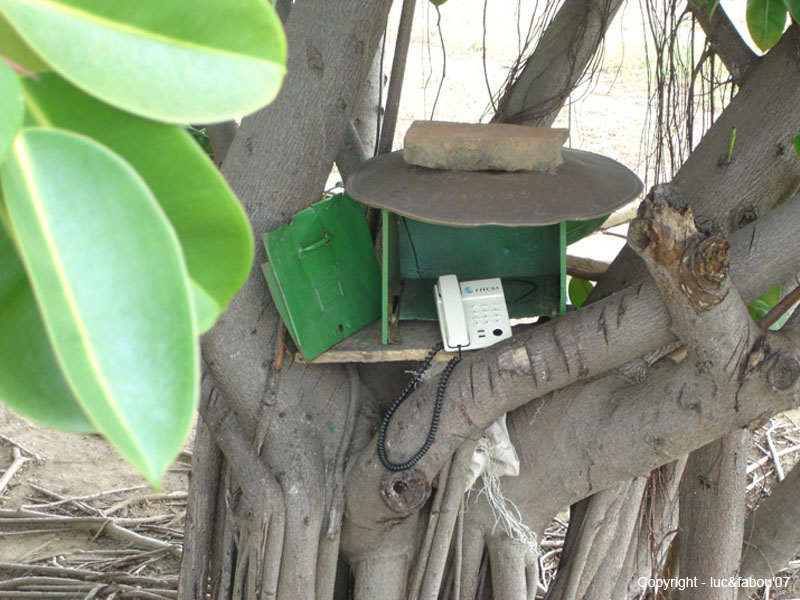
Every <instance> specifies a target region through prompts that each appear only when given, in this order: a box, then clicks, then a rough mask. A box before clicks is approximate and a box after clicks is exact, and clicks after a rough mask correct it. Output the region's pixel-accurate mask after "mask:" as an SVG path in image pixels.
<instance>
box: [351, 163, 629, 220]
mask: <svg viewBox="0 0 800 600" xmlns="http://www.w3.org/2000/svg"><path fill="white" fill-rule="evenodd" d="M563 154H564V163H563V164H562V165H561V166H560V167H558V169H556V170H555V171H554V172H552V173H545V172H535V171H515V172H505V171H448V170H443V169H428V168H425V167H418V166H416V165H409V164H406V162H405V161H404V160H403V151H402V150H400V151H397V152H392V153H391V154H383V155H381V156H376V157H375V158H371V159H370V160H368V161H365V162H363V163H362V164H361V165H360V166H359V167H358V168H357V169H356V170H355V171H354V172H353V174H352V175H351V176H350V177H349V178H348V180H347V186H346V188H347V193H348V194H349V195H350V196H351V197H352V198H355V199H356V200H358V201H359V202H361V203H363V204H367V205H368V206H374V207H376V208H385V209H387V210H390V211H391V212H393V213H397V214H399V215H404V216H407V217H410V218H412V219H416V220H418V221H426V222H428V223H437V224H441V225H454V226H463V227H469V226H474V225H504V226H507V227H514V226H527V225H551V224H553V223H559V222H561V221H569V220H585V219H593V218H595V217H600V216H603V215H607V214H609V213H611V212H613V211H614V210H616V209H617V208H620V207H621V206H624V205H625V204H627V203H628V202H630V201H631V200H633V199H634V198H636V197H637V196H638V195H639V194H640V193H641V192H642V182H641V181H640V180H639V178H638V177H637V176H636V174H635V173H634V172H633V171H631V170H630V169H628V167H626V166H624V165H622V164H620V163H618V162H617V161H615V160H613V159H611V158H608V157H606V156H601V155H599V154H594V153H592V152H585V151H583V150H571V149H567V148H565V149H564V150H563Z"/></svg>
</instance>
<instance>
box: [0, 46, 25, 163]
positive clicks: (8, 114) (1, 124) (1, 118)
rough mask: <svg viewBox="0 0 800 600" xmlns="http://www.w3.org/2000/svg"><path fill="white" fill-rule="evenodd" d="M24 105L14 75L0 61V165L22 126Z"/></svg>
mask: <svg viewBox="0 0 800 600" xmlns="http://www.w3.org/2000/svg"><path fill="white" fill-rule="evenodd" d="M24 115H25V103H24V102H23V100H22V87H21V86H20V84H19V79H18V78H17V75H16V73H14V71H12V70H11V68H10V67H8V66H7V65H6V63H5V61H3V60H2V59H0V163H2V162H3V159H5V157H6V154H8V151H9V150H10V149H11V142H13V141H14V137H15V136H16V135H17V131H19V128H20V127H21V126H22V118H23V116H24Z"/></svg>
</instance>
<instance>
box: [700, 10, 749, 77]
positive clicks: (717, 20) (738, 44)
mask: <svg viewBox="0 0 800 600" xmlns="http://www.w3.org/2000/svg"><path fill="white" fill-rule="evenodd" d="M688 4H689V9H690V10H691V11H692V14H694V18H695V19H697V22H698V23H700V27H702V28H703V31H704V32H705V34H706V38H707V39H708V42H709V44H711V47H712V48H713V49H714V52H716V53H717V56H719V57H720V59H722V62H723V63H725V67H726V68H727V69H728V72H729V73H730V74H731V77H733V80H734V81H735V82H736V83H737V84H738V85H741V84H742V80H743V79H744V77H745V75H746V74H747V71H748V69H750V67H751V66H752V64H753V63H754V62H755V61H756V60H758V56H756V53H755V52H753V51H752V50H751V49H750V46H748V45H747V43H745V41H744V40H743V39H742V36H740V35H739V32H738V31H737V30H736V26H735V25H734V24H733V23H731V20H730V19H729V18H728V15H727V14H725V10H724V9H723V8H722V5H721V4H718V5H717V7H716V8H715V9H714V14H713V15H712V17H711V18H710V19H709V18H708V7H707V6H706V4H705V3H703V2H700V1H699V0H689V2H688Z"/></svg>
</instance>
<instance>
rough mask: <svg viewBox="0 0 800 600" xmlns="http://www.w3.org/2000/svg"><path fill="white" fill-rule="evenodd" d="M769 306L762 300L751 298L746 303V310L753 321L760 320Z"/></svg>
mask: <svg viewBox="0 0 800 600" xmlns="http://www.w3.org/2000/svg"><path fill="white" fill-rule="evenodd" d="M770 308H771V307H770V306H769V305H768V304H767V303H766V302H764V301H763V300H753V301H752V302H751V303H750V304H748V305H747V312H749V313H750V316H751V317H752V318H753V321H756V322H758V321H760V320H761V319H762V318H763V317H764V316H765V315H766V314H767V313H768V312H769V309H770Z"/></svg>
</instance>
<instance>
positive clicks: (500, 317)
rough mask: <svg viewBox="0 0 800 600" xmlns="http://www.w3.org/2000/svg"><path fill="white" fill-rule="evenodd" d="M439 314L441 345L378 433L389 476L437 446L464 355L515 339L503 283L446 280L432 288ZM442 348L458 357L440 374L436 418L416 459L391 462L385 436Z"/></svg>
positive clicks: (411, 465) (437, 346)
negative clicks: (442, 418) (446, 397)
mask: <svg viewBox="0 0 800 600" xmlns="http://www.w3.org/2000/svg"><path fill="white" fill-rule="evenodd" d="M434 294H435V296H436V312H437V313H438V314H439V327H440V328H441V330H442V343H437V344H436V345H435V346H434V347H433V350H431V351H430V352H429V353H428V356H427V357H426V358H425V360H424V361H422V364H421V365H420V366H419V368H417V370H416V371H414V375H413V376H412V378H411V381H410V382H409V383H408V385H406V387H405V389H404V390H403V391H402V392H401V393H400V395H399V396H398V397H397V398H396V399H395V401H394V402H393V403H392V405H391V406H390V407H389V410H387V411H386V414H385V415H383V420H382V421H381V426H380V427H379V428H378V458H379V459H380V461H381V463H382V464H383V466H384V467H386V468H387V469H388V470H390V471H405V470H406V469H410V468H411V467H413V466H414V465H415V464H416V463H417V461H418V460H419V459H421V458H422V457H423V456H425V453H426V452H427V451H428V449H429V448H430V447H431V445H432V444H433V441H434V439H435V438H436V431H437V429H439V414H440V413H441V411H442V402H444V394H445V389H446V387H447V380H448V379H449V378H450V375H451V374H452V372H453V369H455V367H456V365H457V364H458V363H459V361H460V360H461V352H460V350H477V349H478V348H486V346H491V345H492V344H496V343H497V342H499V341H500V340H504V339H506V338H510V337H511V324H510V323H509V322H508V309H507V308H506V298H505V295H504V294H503V284H502V283H501V282H500V280H499V279H497V278H494V279H478V280H476V281H465V282H463V283H459V282H458V278H457V277H456V276H455V275H442V276H441V277H439V281H438V282H437V283H436V285H435V286H434ZM442 347H444V349H445V350H447V351H448V352H458V354H457V355H456V356H454V357H452V358H451V359H450V361H449V362H448V363H447V365H446V366H445V368H444V369H443V370H442V374H441V377H440V378H439V385H438V386H437V388H436V399H435V402H434V406H433V417H432V418H431V428H430V430H429V431H428V437H427V439H426V440H425V443H424V444H422V447H421V448H420V449H419V450H418V451H417V453H416V454H415V455H414V456H412V457H411V458H409V459H408V460H406V461H405V462H392V461H391V460H389V458H388V457H387V456H386V430H387V428H388V427H389V421H390V420H391V418H392V415H393V414H394V412H395V411H396V410H397V408H398V407H399V406H400V405H401V404H402V403H403V402H404V401H405V399H406V398H408V395H409V394H410V393H411V392H412V391H413V390H414V386H415V385H416V384H417V383H418V382H419V381H420V379H421V378H422V374H423V373H424V372H425V371H426V370H427V369H428V367H430V366H431V361H432V360H433V357H434V356H436V354H437V353H438V352H439V351H440V350H441V349H442Z"/></svg>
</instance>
